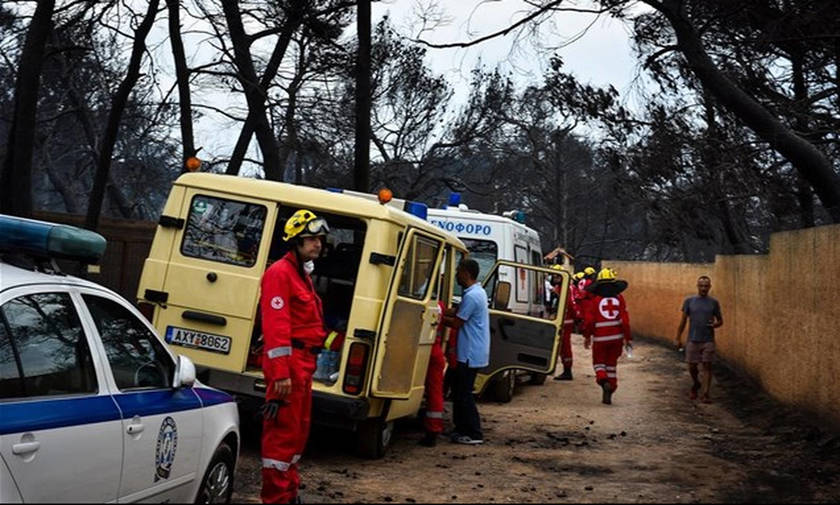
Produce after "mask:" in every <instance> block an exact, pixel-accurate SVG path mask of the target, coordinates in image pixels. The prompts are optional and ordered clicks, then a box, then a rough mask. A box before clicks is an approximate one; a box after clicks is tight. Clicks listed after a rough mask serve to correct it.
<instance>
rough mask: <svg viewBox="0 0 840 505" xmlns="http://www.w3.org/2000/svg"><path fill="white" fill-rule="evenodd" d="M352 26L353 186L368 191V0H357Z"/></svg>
mask: <svg viewBox="0 0 840 505" xmlns="http://www.w3.org/2000/svg"><path fill="white" fill-rule="evenodd" d="M356 27H357V29H358V33H359V54H358V55H357V56H356V144H355V158H354V164H353V189H355V190H356V191H364V192H367V191H369V190H370V102H371V97H370V45H371V44H370V0H359V2H358V13H357V18H356Z"/></svg>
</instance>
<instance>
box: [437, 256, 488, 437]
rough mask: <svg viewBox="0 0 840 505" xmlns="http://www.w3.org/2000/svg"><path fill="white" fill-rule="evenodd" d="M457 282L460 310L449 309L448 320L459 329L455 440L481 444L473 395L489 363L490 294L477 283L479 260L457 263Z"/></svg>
mask: <svg viewBox="0 0 840 505" xmlns="http://www.w3.org/2000/svg"><path fill="white" fill-rule="evenodd" d="M457 279H458V284H460V285H461V287H462V288H463V289H464V294H463V296H462V297H461V305H460V306H459V307H458V312H457V313H455V312H454V310H452V309H450V312H449V313H447V315H446V318H445V322H446V324H447V325H448V326H451V327H452V328H456V329H457V330H458V347H457V352H458V356H457V357H458V364H457V365H456V367H455V371H454V381H453V386H452V389H453V394H452V409H453V413H452V420H453V422H454V424H455V431H454V432H453V433H452V441H453V442H456V443H459V444H481V443H483V442H484V436H483V435H482V433H481V418H480V417H479V415H478V408H477V407H476V405H475V398H474V397H473V387H474V386H475V376H476V374H477V373H478V370H479V369H481V368H484V367H486V366H487V365H488V364H489V363H490V312H489V310H488V307H487V293H486V292H485V291H484V288H482V287H481V284H480V283H479V282H478V262H476V261H475V260H472V259H464V260H461V262H460V263H459V264H458V272H457Z"/></svg>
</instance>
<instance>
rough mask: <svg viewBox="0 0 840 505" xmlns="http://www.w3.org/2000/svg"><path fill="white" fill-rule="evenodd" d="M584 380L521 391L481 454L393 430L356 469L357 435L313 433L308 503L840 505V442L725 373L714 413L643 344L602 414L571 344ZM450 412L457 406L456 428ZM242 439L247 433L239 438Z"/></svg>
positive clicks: (244, 472) (247, 495) (242, 487)
mask: <svg viewBox="0 0 840 505" xmlns="http://www.w3.org/2000/svg"><path fill="white" fill-rule="evenodd" d="M573 345H574V351H575V366H574V377H575V378H574V380H573V381H570V382H566V381H553V380H551V379H549V380H547V381H546V383H545V384H544V385H542V386H532V385H520V386H519V387H518V388H517V394H516V396H515V397H514V399H513V401H512V402H510V403H508V404H500V403H495V402H488V401H482V402H479V412H480V413H481V416H482V423H483V424H482V427H483V429H484V432H485V443H484V445H480V446H463V445H457V444H452V443H450V442H449V441H448V440H447V439H445V438H443V437H441V439H440V440H439V442H438V445H437V447H435V448H426V447H422V446H419V445H418V444H417V442H418V441H419V440H420V438H421V437H422V431H421V429H420V425H419V424H418V423H416V422H414V421H413V420H412V421H406V422H403V423H400V424H398V425H397V429H396V431H395V433H394V438H393V441H392V445H391V447H390V449H389V451H388V453H387V454H386V456H385V457H384V458H383V459H381V460H377V461H370V460H363V459H359V458H356V457H355V456H353V455H352V453H351V451H350V441H351V440H350V439H351V437H352V436H353V435H352V434H348V433H337V432H331V431H325V430H318V429H316V430H314V431H313V434H312V437H311V439H310V444H309V447H308V449H307V452H306V454H305V456H304V458H303V460H302V462H301V465H300V471H301V481H302V489H301V496H302V497H303V499H304V501H306V502H309V503H357V502H368V503H369V502H380V503H392V502H400V503H415V502H417V503H423V502H437V503H440V502H453V503H457V502H470V503H479V502H480V503H488V502H490V503H493V502H588V503H610V502H678V503H696V502H733V501H735V502H756V503H789V502H836V501H838V500H840V478H838V477H837V476H838V471H840V436H839V435H838V433H837V432H831V431H829V430H827V429H826V428H825V427H824V425H820V424H817V423H816V422H815V421H814V420H813V419H811V418H809V417H808V416H807V415H805V414H803V413H799V412H796V411H794V410H792V409H789V408H785V407H783V406H781V405H779V404H778V403H776V402H775V401H773V400H772V399H770V398H769V397H768V396H767V395H765V394H764V393H762V392H760V391H758V390H757V389H756V388H755V387H754V386H753V385H752V384H751V383H750V382H749V381H748V380H745V379H743V378H742V377H740V376H739V375H737V374H735V373H733V372H731V371H729V370H728V369H726V368H724V367H722V366H719V367H717V368H716V373H715V380H714V382H713V385H712V400H713V403H711V404H702V403H699V402H696V401H691V400H689V399H688V386H689V384H690V379H689V377H688V373H687V371H686V366H685V364H684V363H682V361H681V358H682V356H681V355H680V354H678V353H677V352H676V351H673V350H671V349H668V348H666V347H664V346H661V345H660V344H657V343H654V342H652V341H637V342H636V343H635V346H634V356H633V358H632V359H626V358H622V359H621V360H620V361H619V366H618V376H619V388H618V391H617V392H616V393H615V394H614V396H613V404H612V405H604V404H602V403H601V390H600V388H599V387H598V386H597V385H596V384H595V383H594V378H593V377H594V376H593V372H592V367H591V363H592V361H591V354H590V352H589V351H587V350H585V349H583V345H582V337H580V336H579V335H574V336H573ZM450 411H451V405H450V404H449V403H447V417H448V416H449V412H450ZM243 429H244V428H243ZM257 440H258V439H257V438H256V437H255V436H253V434H252V435H251V437H250V439H249V440H246V441H245V444H244V447H243V449H242V453H241V455H240V459H239V463H238V465H239V466H238V469H237V472H236V483H235V492H234V497H233V498H234V501H236V502H258V501H259V490H260V479H261V476H260V457H259V443H258V442H257Z"/></svg>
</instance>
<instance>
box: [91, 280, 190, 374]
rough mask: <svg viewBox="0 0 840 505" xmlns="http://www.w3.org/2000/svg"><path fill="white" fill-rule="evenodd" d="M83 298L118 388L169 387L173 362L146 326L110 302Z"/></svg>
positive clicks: (172, 372)
mask: <svg viewBox="0 0 840 505" xmlns="http://www.w3.org/2000/svg"><path fill="white" fill-rule="evenodd" d="M82 298H83V299H84V300H85V303H86V304H87V306H88V310H90V313H91V316H92V317H93V320H94V323H96V329H97V330H98V331H99V336H100V338H101V339H102V345H103V346H104V347H105V353H106V354H107V355H108V362H109V363H110V364H111V371H112V372H113V374H114V381H115V382H116V383H117V387H118V388H120V390H126V389H144V388H149V389H163V388H168V387H169V386H170V384H171V383H172V377H173V375H174V373H175V363H173V362H172V359H171V358H170V357H169V354H167V352H166V351H165V350H164V348H163V344H161V343H160V340H158V338H157V337H156V336H155V335H154V334H153V333H152V332H151V331H149V329H148V328H147V327H146V325H144V324H143V323H142V322H141V321H140V320H139V319H137V317H135V316H134V314H132V313H131V311H129V310H128V309H126V308H125V307H123V306H122V305H120V304H119V303H117V302H115V301H113V300H110V299H108V298H102V297H100V296H95V295H82Z"/></svg>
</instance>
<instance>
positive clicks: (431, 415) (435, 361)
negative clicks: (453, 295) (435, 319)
mask: <svg viewBox="0 0 840 505" xmlns="http://www.w3.org/2000/svg"><path fill="white" fill-rule="evenodd" d="M438 308H440V313H441V314H443V313H444V312H445V311H446V307H445V306H444V305H443V302H441V301H438ZM446 328H447V327H446V326H445V325H443V324H441V323H438V326H437V334H436V335H435V343H434V344H432V353H431V354H430V355H429V368H428V369H427V370H426V417H424V418H423V428H424V429H425V431H426V435H425V436H424V437H423V439H422V440H420V445H424V446H426V447H434V446H435V445H436V444H437V437H438V435H440V434H441V433H443V372H444V370H445V369H446V357H445V356H444V355H443V336H444V332H445V331H446Z"/></svg>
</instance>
